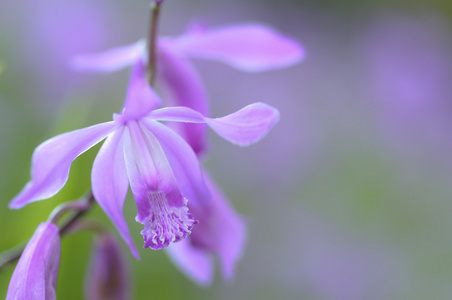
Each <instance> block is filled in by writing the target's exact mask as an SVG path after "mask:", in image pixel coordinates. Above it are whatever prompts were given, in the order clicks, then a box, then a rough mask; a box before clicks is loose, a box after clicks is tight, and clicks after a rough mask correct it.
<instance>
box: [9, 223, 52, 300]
mask: <svg viewBox="0 0 452 300" xmlns="http://www.w3.org/2000/svg"><path fill="white" fill-rule="evenodd" d="M59 264H60V236H59V232H58V227H57V226H56V225H55V224H52V223H42V224H41V225H39V227H38V228H37V229H36V231H35V233H34V235H33V237H32V238H31V240H30V241H29V242H28V244H27V246H26V247H25V249H24V252H23V253H22V256H21V257H20V259H19V262H18V263H17V266H16V269H15V270H14V273H13V276H12V278H11V281H10V283H9V287H8V293H7V295H6V300H16V299H36V300H55V299H56V294H55V288H56V283H57V278H58V267H59Z"/></svg>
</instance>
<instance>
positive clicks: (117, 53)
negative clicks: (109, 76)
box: [70, 41, 146, 72]
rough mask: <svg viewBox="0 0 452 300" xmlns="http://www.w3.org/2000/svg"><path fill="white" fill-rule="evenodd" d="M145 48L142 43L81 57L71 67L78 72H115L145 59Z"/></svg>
mask: <svg viewBox="0 0 452 300" xmlns="http://www.w3.org/2000/svg"><path fill="white" fill-rule="evenodd" d="M145 47H146V45H145V42H144V41H140V42H138V43H135V44H132V45H127V46H123V47H117V48H113V49H110V50H107V51H104V52H101V53H96V54H85V55H80V56H77V57H75V58H74V59H73V60H72V61H71V62H70V66H71V67H72V68H73V69H74V70H77V71H91V72H114V71H116V70H119V69H122V68H125V67H128V66H131V65H133V64H134V63H135V62H136V61H137V60H138V59H139V58H141V57H144V51H145Z"/></svg>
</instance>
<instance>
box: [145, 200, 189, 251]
mask: <svg viewBox="0 0 452 300" xmlns="http://www.w3.org/2000/svg"><path fill="white" fill-rule="evenodd" d="M148 201H149V204H150V205H149V211H148V216H147V217H146V218H144V219H139V218H138V217H137V221H138V222H140V223H142V224H144V229H143V230H142V231H141V234H142V235H143V237H144V246H143V247H144V248H148V247H149V248H151V249H154V250H159V249H163V248H166V247H168V246H169V244H170V243H175V242H179V241H181V240H183V239H185V238H186V237H187V236H188V235H189V234H190V233H191V230H192V229H193V226H194V225H195V224H197V223H198V221H197V220H195V219H194V218H193V215H192V214H191V213H189V212H188V207H187V202H188V201H187V199H185V198H184V202H183V205H182V206H172V205H170V204H169V203H168V199H167V197H166V195H165V194H163V193H160V192H157V193H155V192H150V193H148Z"/></svg>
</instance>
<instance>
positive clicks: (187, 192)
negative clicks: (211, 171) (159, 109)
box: [142, 120, 210, 205]
mask: <svg viewBox="0 0 452 300" xmlns="http://www.w3.org/2000/svg"><path fill="white" fill-rule="evenodd" d="M142 123H143V124H144V125H145V126H146V127H147V128H148V129H149V130H150V131H151V132H152V133H154V135H155V137H156V138H157V139H158V141H159V142H160V145H161V146H162V148H163V151H164V153H165V155H166V157H167V158H168V161H169V163H170V165H171V169H172V170H173V173H174V176H175V177H176V180H177V183H178V185H179V188H180V190H181V192H182V195H183V196H184V197H185V198H187V199H188V201H189V203H192V202H193V203H196V204H197V205H203V204H204V205H205V204H207V203H208V202H209V199H210V195H209V192H208V190H207V188H206V185H205V183H204V177H203V174H202V171H201V167H200V166H199V161H198V158H197V157H196V154H195V153H194V152H193V150H192V149H191V148H190V146H189V145H188V144H187V143H186V142H185V141H184V140H183V139H182V138H181V137H180V136H178V135H177V134H176V133H175V132H174V131H172V130H171V129H169V128H168V127H166V126H165V125H163V124H161V123H159V122H155V121H152V120H143V121H142Z"/></svg>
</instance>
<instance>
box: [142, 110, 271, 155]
mask: <svg viewBox="0 0 452 300" xmlns="http://www.w3.org/2000/svg"><path fill="white" fill-rule="evenodd" d="M148 117H149V118H150V119H155V120H159V121H173V122H189V123H204V122H205V123H207V124H208V125H209V126H210V127H211V128H212V129H213V130H214V131H215V132H216V133H217V134H218V135H220V136H221V137H223V138H224V139H226V140H228V141H230V142H231V143H233V144H237V145H239V146H248V145H250V144H253V143H256V142H257V141H259V140H260V139H261V138H262V137H264V136H265V135H266V134H267V132H268V131H269V130H270V129H271V128H272V126H273V125H275V124H276V122H278V120H279V112H278V110H277V109H276V108H274V107H271V106H270V105H267V104H265V103H260V102H258V103H253V104H250V105H248V106H246V107H244V108H242V109H241V110H239V111H236V112H235V113H232V114H230V115H227V116H225V117H222V118H216V119H211V118H206V117H203V116H202V115H201V114H200V113H198V112H197V111H194V110H192V109H190V108H188V107H182V106H180V107H165V108H161V109H157V110H154V111H152V112H151V113H150V114H149V115H148Z"/></svg>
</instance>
